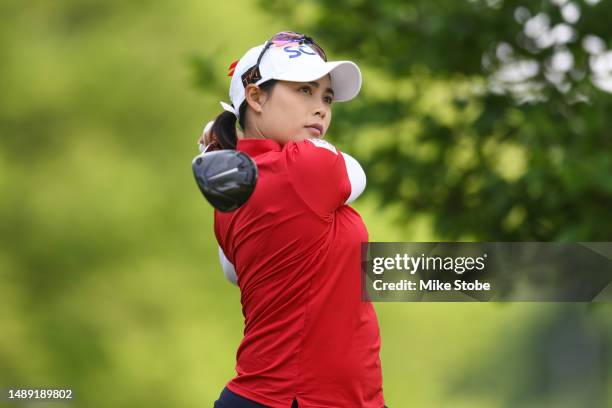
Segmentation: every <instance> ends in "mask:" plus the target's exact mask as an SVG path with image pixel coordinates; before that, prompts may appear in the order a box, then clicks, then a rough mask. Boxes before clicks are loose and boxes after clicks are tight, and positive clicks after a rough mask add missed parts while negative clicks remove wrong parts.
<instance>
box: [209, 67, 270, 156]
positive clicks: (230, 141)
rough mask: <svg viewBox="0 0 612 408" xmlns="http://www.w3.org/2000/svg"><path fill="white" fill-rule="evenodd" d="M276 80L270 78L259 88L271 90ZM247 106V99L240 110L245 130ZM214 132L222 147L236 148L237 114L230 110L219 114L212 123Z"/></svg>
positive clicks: (241, 126)
mask: <svg viewBox="0 0 612 408" xmlns="http://www.w3.org/2000/svg"><path fill="white" fill-rule="evenodd" d="M276 82H277V81H276V79H270V80H269V81H266V82H264V83H263V84H260V85H259V89H261V90H262V91H264V92H266V93H267V92H270V91H272V88H273V87H274V85H276ZM246 107H247V101H246V99H245V100H244V102H242V104H241V105H240V109H239V110H238V113H239V114H240V120H239V121H238V124H239V125H240V128H241V129H242V130H244V125H245V123H246V113H247V109H246ZM212 133H213V134H214V135H215V137H216V139H217V143H218V144H219V145H220V147H221V149H235V148H236V143H237V142H238V136H237V135H236V116H235V115H234V114H233V113H231V112H228V111H223V112H221V113H220V114H219V116H217V117H216V118H215V123H213V125H212Z"/></svg>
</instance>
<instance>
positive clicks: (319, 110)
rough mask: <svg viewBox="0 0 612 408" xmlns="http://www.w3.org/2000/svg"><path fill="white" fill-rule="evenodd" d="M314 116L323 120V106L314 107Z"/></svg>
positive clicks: (325, 110) (324, 108)
mask: <svg viewBox="0 0 612 408" xmlns="http://www.w3.org/2000/svg"><path fill="white" fill-rule="evenodd" d="M314 114H315V116H317V115H319V117H320V118H321V119H325V116H326V115H327V108H326V107H325V105H323V104H321V105H319V106H317V107H316V109H315V112H314Z"/></svg>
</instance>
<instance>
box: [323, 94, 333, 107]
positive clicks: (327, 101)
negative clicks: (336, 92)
mask: <svg viewBox="0 0 612 408" xmlns="http://www.w3.org/2000/svg"><path fill="white" fill-rule="evenodd" d="M333 99H334V98H332V97H331V96H329V95H327V96H326V97H325V98H323V100H325V103H327V104H330V105H331V103H332V101H333Z"/></svg>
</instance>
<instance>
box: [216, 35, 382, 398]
mask: <svg viewBox="0 0 612 408" xmlns="http://www.w3.org/2000/svg"><path fill="white" fill-rule="evenodd" d="M230 74H231V75H232V79H231V85H230V92H229V94H230V98H231V101H232V105H231V106H230V105H228V104H225V103H222V105H223V107H224V109H225V111H224V112H223V113H221V114H220V115H219V116H218V117H217V118H216V119H215V121H214V124H213V125H212V127H209V128H210V129H207V131H206V132H205V138H204V141H205V142H206V144H207V145H208V146H207V147H208V148H209V149H208V150H211V149H212V150H214V149H218V148H221V149H236V150H238V151H241V152H244V153H246V154H248V155H249V156H250V157H251V158H252V159H253V160H254V161H255V163H256V164H257V168H258V180H257V185H256V187H255V190H254V192H253V194H252V195H251V197H250V198H249V200H248V201H247V202H246V203H245V204H244V205H243V206H242V207H240V208H239V209H237V210H235V211H231V212H220V211H215V215H214V216H215V235H216V238H217V241H218V243H219V254H220V257H221V263H222V265H223V269H224V272H225V274H226V276H227V277H228V279H230V280H231V281H232V282H234V283H237V285H238V286H239V287H240V296H241V303H242V312H243V315H244V319H245V328H244V338H243V340H242V342H241V343H240V346H239V348H238V352H237V363H236V372H237V375H236V377H234V378H233V379H232V380H231V381H229V382H228V383H227V386H226V388H225V389H224V390H223V391H222V392H221V395H220V397H219V399H218V400H217V401H216V402H215V407H217V408H226V407H230V408H236V407H238V408H240V407H272V408H289V407H300V408H315V407H316V408H383V406H384V399H383V392H382V376H381V365H380V359H379V350H380V336H379V330H378V321H377V319H376V314H375V312H374V309H373V307H372V305H371V303H369V302H364V301H362V300H361V284H360V283H361V280H360V268H361V252H360V251H361V245H360V244H361V243H362V242H367V241H368V232H367V230H366V227H365V225H364V223H363V221H362V219H361V217H360V216H359V214H358V213H357V212H356V211H355V210H353V209H352V208H351V207H349V206H348V205H347V203H349V202H351V201H352V200H354V199H355V198H357V196H358V195H359V194H361V192H362V191H363V189H364V188H365V174H364V173H363V170H362V169H361V166H360V165H359V164H358V163H357V162H356V161H355V159H353V158H352V157H350V156H348V155H347V154H345V153H342V152H340V151H338V149H336V148H335V147H334V146H332V145H331V144H329V143H328V142H326V141H325V140H324V137H325V133H326V131H327V129H328V128H329V125H330V122H331V118H332V103H333V102H341V101H348V100H350V99H352V98H354V97H355V96H356V95H357V94H358V93H359V90H360V88H361V73H360V71H359V68H358V67H357V65H355V64H354V63H353V62H350V61H338V62H327V58H326V56H325V53H324V52H323V50H322V49H321V48H320V47H319V46H318V45H317V44H315V43H314V42H313V41H312V39H311V38H309V37H307V36H304V35H301V34H298V33H294V32H281V33H278V34H276V35H275V36H274V37H272V39H270V40H269V41H266V43H265V44H263V45H260V46H257V47H255V48H252V49H250V50H249V51H248V52H247V53H246V54H245V55H244V56H243V57H242V58H241V59H240V60H239V61H238V62H237V64H232V66H231V67H230ZM236 120H238V123H239V125H240V127H241V129H242V132H241V133H240V134H239V135H237V132H236Z"/></svg>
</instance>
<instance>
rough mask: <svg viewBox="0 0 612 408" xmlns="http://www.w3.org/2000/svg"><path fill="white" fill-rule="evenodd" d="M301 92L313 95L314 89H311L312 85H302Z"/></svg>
mask: <svg viewBox="0 0 612 408" xmlns="http://www.w3.org/2000/svg"><path fill="white" fill-rule="evenodd" d="M299 92H302V93H307V94H309V95H312V89H310V87H309V86H303V87H301V88H300V89H299Z"/></svg>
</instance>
